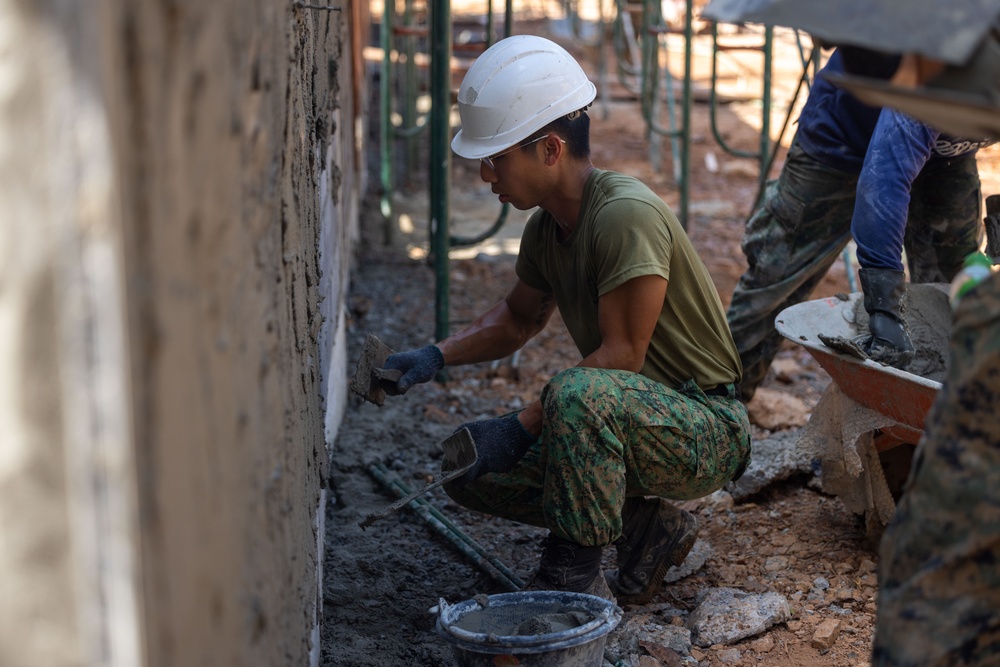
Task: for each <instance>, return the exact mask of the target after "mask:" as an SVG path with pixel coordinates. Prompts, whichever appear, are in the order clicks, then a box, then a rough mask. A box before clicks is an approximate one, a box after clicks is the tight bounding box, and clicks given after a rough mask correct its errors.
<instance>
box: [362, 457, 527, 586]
mask: <svg viewBox="0 0 1000 667" xmlns="http://www.w3.org/2000/svg"><path fill="white" fill-rule="evenodd" d="M368 472H369V474H370V475H371V476H372V477H374V478H375V479H377V480H378V481H379V482H381V483H382V485H383V486H385V487H386V488H387V489H389V490H390V491H392V492H393V493H395V494H396V495H397V496H398V497H400V498H402V497H404V496H406V495H409V493H410V489H409V488H408V487H407V486H406V484H404V483H403V482H402V481H401V480H399V479H395V478H393V477H392V476H391V475H390V473H389V470H388V469H387V468H386V467H385V465H384V464H383V463H381V462H379V461H376V462H374V463H372V464H371V465H369V466H368ZM407 507H409V508H410V509H412V510H413V511H414V512H416V513H417V514H419V515H420V517H421V518H422V519H424V521H426V522H427V523H428V525H430V526H431V528H433V529H434V530H435V531H436V532H437V533H438V534H440V535H441V536H442V537H444V538H445V539H446V540H448V541H449V542H451V544H452V545H454V546H455V547H456V548H457V549H458V550H459V551H461V552H462V554H464V555H465V556H467V557H468V558H469V559H470V560H471V561H472V562H473V563H475V564H476V565H477V566H479V567H480V568H481V569H482V570H483V571H484V572H486V573H487V574H488V575H490V577H492V578H493V579H494V580H496V581H497V582H498V583H500V584H501V585H502V586H504V588H506V589H507V590H508V591H519V590H521V589H522V588H524V582H523V581H521V580H520V579H519V578H518V577H517V575H515V574H514V573H513V571H511V569H510V568H508V567H507V566H506V565H504V564H503V562H502V561H500V559H499V558H497V557H496V556H494V555H492V554H490V553H489V552H488V551H487V550H486V548H485V547H483V546H482V545H481V544H479V543H478V542H476V541H475V540H474V539H472V538H471V537H469V535H467V534H466V533H465V532H464V531H462V529H461V528H459V527H458V526H456V525H455V524H454V523H453V522H452V521H451V520H450V519H448V517H446V516H445V515H444V514H443V513H441V511H440V510H438V509H437V508H436V507H434V506H433V505H431V504H430V503H429V502H428V501H427V500H426V499H424V498H414V499H413V500H411V501H410V502H409V503H408V504H407Z"/></svg>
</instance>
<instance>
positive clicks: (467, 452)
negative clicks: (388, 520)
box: [358, 428, 479, 529]
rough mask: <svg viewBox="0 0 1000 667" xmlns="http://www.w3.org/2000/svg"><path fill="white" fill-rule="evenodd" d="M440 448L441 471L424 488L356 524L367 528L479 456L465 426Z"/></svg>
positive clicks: (459, 472)
mask: <svg viewBox="0 0 1000 667" xmlns="http://www.w3.org/2000/svg"><path fill="white" fill-rule="evenodd" d="M441 448H442V449H443V450H444V460H443V461H442V462H441V473H440V474H439V475H437V476H436V477H435V478H434V479H433V480H432V481H431V482H430V483H428V484H427V485H426V486H424V488H422V489H419V490H417V491H414V492H413V493H411V494H409V495H406V496H403V497H402V498H400V499H399V500H397V501H396V502H394V503H392V504H391V505H389V506H388V507H386V508H385V509H384V510H382V511H380V512H372V513H371V514H369V515H368V516H366V517H365V518H364V519H362V520H361V521H359V522H358V525H359V526H361V528H362V529H364V528H367V527H368V526H370V525H372V524H373V523H375V522H376V521H378V520H379V519H383V518H385V517H387V516H389V515H390V514H392V513H393V512H395V511H396V510H398V509H399V508H400V507H403V506H404V505H406V504H408V503H409V502H410V501H411V500H413V499H414V498H416V497H417V496H419V495H421V494H422V493H426V492H428V491H430V490H431V489H433V488H436V487H439V486H441V485H442V484H445V483H447V482H450V481H452V480H454V479H458V478H459V477H461V476H462V475H464V474H465V473H467V472H468V471H469V469H470V468H472V466H473V465H475V463H476V461H477V459H478V458H479V457H478V455H477V454H476V443H475V441H474V440H473V439H472V434H471V433H470V432H469V429H467V428H463V429H460V430H458V431H456V432H455V433H453V434H452V435H450V436H448V437H447V438H445V439H444V440H443V441H442V442H441Z"/></svg>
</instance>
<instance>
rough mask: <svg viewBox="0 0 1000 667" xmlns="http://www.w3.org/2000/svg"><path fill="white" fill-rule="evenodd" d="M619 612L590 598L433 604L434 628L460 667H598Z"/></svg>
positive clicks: (529, 595) (518, 597) (552, 595)
mask: <svg viewBox="0 0 1000 667" xmlns="http://www.w3.org/2000/svg"><path fill="white" fill-rule="evenodd" d="M621 618H622V610H621V608H619V607H618V606H617V605H615V604H614V603H613V602H610V601H609V600H605V599H604V598H601V597H597V596H594V595H586V594H584V593H569V592H565V591H520V592H516V593H499V594H497V595H489V596H486V595H483V596H476V597H475V598H473V599H472V600H466V601H464V602H459V603H457V604H454V605H449V604H448V603H447V602H445V601H444V600H441V601H440V602H439V603H438V618H437V623H436V626H435V629H436V630H437V633H438V634H439V635H440V636H441V637H442V638H443V639H444V640H445V641H447V642H448V643H449V644H451V646H452V649H453V651H454V653H455V658H456V660H457V664H458V666H459V667H480V666H484V667H493V666H495V665H525V666H528V667H600V665H601V662H602V659H603V657H604V644H605V642H606V641H607V638H608V633H609V632H611V631H612V630H613V629H614V628H615V627H616V626H617V625H618V623H619V622H620V621H621Z"/></svg>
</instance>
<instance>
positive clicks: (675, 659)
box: [639, 640, 684, 667]
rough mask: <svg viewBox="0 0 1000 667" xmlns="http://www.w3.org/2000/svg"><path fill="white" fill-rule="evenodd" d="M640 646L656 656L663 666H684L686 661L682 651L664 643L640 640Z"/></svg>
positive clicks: (652, 655)
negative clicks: (682, 656)
mask: <svg viewBox="0 0 1000 667" xmlns="http://www.w3.org/2000/svg"><path fill="white" fill-rule="evenodd" d="M639 646H640V647H641V648H642V649H643V650H645V651H646V652H647V653H649V655H650V656H651V657H653V658H655V659H656V662H657V664H658V665H660V666H661V667H682V665H683V663H684V660H683V659H682V658H681V654H680V653H678V652H677V651H675V650H674V649H672V648H669V647H667V646H663V645H662V644H657V643H655V642H648V641H644V640H640V641H639Z"/></svg>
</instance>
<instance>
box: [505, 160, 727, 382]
mask: <svg viewBox="0 0 1000 667" xmlns="http://www.w3.org/2000/svg"><path fill="white" fill-rule="evenodd" d="M556 230H557V224H556V221H555V220H554V219H553V218H552V216H551V215H550V214H549V213H548V212H546V211H544V210H542V209H539V210H538V211H536V212H535V213H534V214H532V216H531V218H530V219H529V220H528V223H527V225H526V226H525V230H524V234H523V235H522V237H521V250H520V253H519V254H518V257H517V275H518V277H519V278H520V279H521V280H522V281H524V282H525V283H526V284H528V285H530V286H531V287H534V288H536V289H540V290H543V291H545V292H551V293H553V294H554V296H555V299H556V304H557V305H558V306H559V312H560V314H561V315H562V318H563V320H564V321H565V323H566V327H567V328H568V329H569V333H570V335H571V336H572V337H573V341H574V342H575V343H576V346H577V348H578V349H579V350H580V354H581V355H583V356H587V355H588V354H590V353H592V352H593V351H594V350H596V349H597V348H598V347H600V345H601V333H600V329H599V325H598V319H597V307H598V298H599V297H601V296H602V295H604V294H607V293H608V292H610V291H611V290H613V289H615V288H616V287H619V286H621V285H622V284H624V283H625V282H627V281H629V280H631V279H632V278H637V277H639V276H645V275H657V276H662V277H663V278H665V279H667V281H668V283H667V293H666V296H665V298H664V300H663V308H662V309H661V310H660V317H659V321H658V322H657V324H656V328H655V330H654V331H653V337H652V340H651V341H650V344H649V349H648V350H647V352H646V361H645V363H644V364H643V367H642V370H641V373H642V374H643V375H645V376H647V377H650V378H652V379H654V380H657V381H659V382H662V383H664V384H666V385H667V386H670V387H677V386H678V385H680V384H681V383H682V382H684V381H686V380H689V379H694V380H695V382H697V383H698V385H699V386H701V387H703V388H706V389H707V388H711V387H714V386H715V385H718V384H726V383H730V382H738V381H739V379H740V376H741V375H742V372H743V369H742V367H741V365H740V358H739V354H738V352H737V351H736V345H735V344H734V343H733V337H732V335H731V334H730V333H729V325H728V324H727V323H726V317H725V313H724V312H723V308H722V302H721V301H720V300H719V294H718V292H717V291H716V289H715V285H714V283H712V279H711V277H710V276H709V274H708V269H706V268H705V265H704V264H703V263H702V261H701V258H699V257H698V254H697V253H696V252H695V250H694V247H693V246H692V245H691V241H690V239H689V238H688V236H687V233H686V232H685V231H684V229H683V228H682V227H681V225H680V223H679V222H678V220H677V217H676V216H675V215H674V214H673V212H672V211H671V210H670V208H669V207H668V206H667V205H666V204H665V203H664V202H663V200H661V199H660V198H659V197H658V196H657V195H656V193H654V192H653V191H652V190H650V189H649V188H647V187H646V186H645V185H643V184H642V183H641V182H640V181H638V180H636V179H635V178H632V177H631V176H626V175H624V174H619V173H615V172H610V171H602V170H598V169H595V170H594V171H593V172H592V173H591V174H590V176H589V177H588V179H587V184H586V186H585V188H584V194H583V204H582V206H581V211H580V221H579V224H578V225H577V227H576V229H574V230H573V233H572V234H571V235H570V236H569V237H568V238H567V239H566V240H564V241H562V242H560V241H559V240H558V239H557V237H556Z"/></svg>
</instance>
